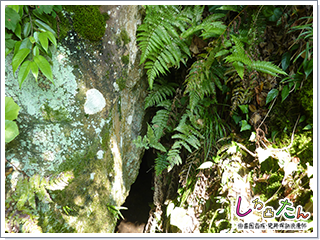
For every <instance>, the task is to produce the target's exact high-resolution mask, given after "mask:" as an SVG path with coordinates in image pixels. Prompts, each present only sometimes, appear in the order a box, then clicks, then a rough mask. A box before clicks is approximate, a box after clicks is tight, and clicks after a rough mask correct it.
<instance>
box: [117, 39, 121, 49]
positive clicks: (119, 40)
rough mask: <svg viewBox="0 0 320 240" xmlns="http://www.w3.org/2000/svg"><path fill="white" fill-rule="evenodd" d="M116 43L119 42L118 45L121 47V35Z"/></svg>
mask: <svg viewBox="0 0 320 240" xmlns="http://www.w3.org/2000/svg"><path fill="white" fill-rule="evenodd" d="M116 44H117V46H118V47H121V38H120V37H118V38H117V39H116Z"/></svg>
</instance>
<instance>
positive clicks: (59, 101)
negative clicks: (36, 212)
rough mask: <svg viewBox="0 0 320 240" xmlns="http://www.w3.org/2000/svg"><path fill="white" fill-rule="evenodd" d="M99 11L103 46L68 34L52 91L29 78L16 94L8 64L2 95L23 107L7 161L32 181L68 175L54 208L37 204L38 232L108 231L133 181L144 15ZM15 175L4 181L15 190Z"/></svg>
mask: <svg viewBox="0 0 320 240" xmlns="http://www.w3.org/2000/svg"><path fill="white" fill-rule="evenodd" d="M100 11H101V12H108V14H109V15H110V19H109V20H108V21H107V25H106V32H105V36H104V37H103V39H102V40H101V41H99V42H97V43H92V42H89V41H87V40H82V39H80V38H79V37H78V35H77V34H76V33H75V32H74V31H69V32H68V36H67V37H66V38H65V39H64V40H63V41H61V43H60V44H59V45H58V49H57V51H55V52H54V56H53V57H52V60H53V76H54V81H55V84H54V85H52V84H51V83H49V82H48V80H45V79H43V78H41V77H40V79H38V81H39V83H36V82H35V80H34V78H33V77H32V76H31V74H30V75H29V77H28V79H27V80H26V81H25V83H24V84H23V86H22V89H19V85H18V81H17V79H16V78H14V77H13V72H12V67H11V65H10V61H11V60H10V56H8V57H7V59H6V73H5V74H6V79H5V86H6V88H5V95H6V96H10V97H12V98H13V99H14V101H15V102H16V103H17V104H18V105H19V106H20V107H21V110H20V113H19V116H18V126H19V130H20V134H19V136H18V137H17V138H16V139H15V140H14V141H12V142H10V143H9V144H7V145H6V158H7V159H8V160H9V161H10V162H11V163H12V164H14V165H15V166H16V167H17V168H19V169H20V170H22V171H23V172H25V173H26V174H27V175H29V176H33V175H34V174H40V175H41V176H42V177H43V178H47V179H50V178H51V177H53V176H57V175H58V174H59V173H66V172H68V173H71V174H72V176H73V179H72V181H70V183H69V184H68V185H67V186H66V187H64V189H63V190H54V189H53V190H52V189H51V191H50V190H48V192H49V193H50V196H51V198H52V200H53V202H52V203H45V202H42V203H41V202H40V203H38V204H39V205H38V206H39V208H40V209H41V210H40V213H41V214H40V219H39V225H40V226H41V227H42V230H43V232H78V233H81V232H82V233H85V232H86V233H90V232H92V233H100V232H113V231H114V227H115V224H116V214H115V211H114V210H113V209H114V208H113V206H115V207H119V206H121V205H122V204H123V203H124V201H125V199H126V197H127V195H128V193H129V190H130V186H131V184H132V183H133V182H134V181H135V179H136V177H137V175H138V171H139V165H140V161H141V155H142V150H141V149H138V148H136V147H135V145H134V144H133V142H132V141H133V140H134V139H135V138H136V137H137V136H138V135H139V134H140V133H141V129H142V123H143V119H144V114H145V113H144V98H145V96H146V88H147V85H146V81H145V79H144V76H143V69H142V67H141V66H139V61H140V59H139V54H138V48H137V45H136V29H137V25H138V24H140V22H141V15H140V13H139V7H138V6H102V7H100ZM58 176H61V174H60V175H58ZM20 177H21V174H20V173H19V172H18V171H14V173H13V174H12V175H10V176H9V177H7V182H8V181H9V182H11V187H14V185H15V184H16V181H17V180H18V179H20ZM10 179H11V180H10ZM7 186H9V185H7ZM62 188H63V186H62V187H60V189H62ZM56 189H59V186H57V187H56ZM6 190H7V192H8V191H9V190H8V189H6ZM66 206H67V208H66ZM63 209H64V210H66V209H72V210H73V211H72V210H71V211H69V214H66V213H65V212H64V211H63Z"/></svg>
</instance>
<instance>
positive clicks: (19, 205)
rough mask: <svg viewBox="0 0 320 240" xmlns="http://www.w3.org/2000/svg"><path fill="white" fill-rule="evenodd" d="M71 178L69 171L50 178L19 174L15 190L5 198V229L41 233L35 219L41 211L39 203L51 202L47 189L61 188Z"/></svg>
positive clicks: (10, 231)
mask: <svg viewBox="0 0 320 240" xmlns="http://www.w3.org/2000/svg"><path fill="white" fill-rule="evenodd" d="M72 178H73V175H72V173H70V172H65V173H61V174H59V175H58V176H52V177H51V178H43V177H41V176H40V175H39V174H35V175H33V176H31V177H29V176H27V175H25V174H24V173H23V175H20V176H19V179H18V181H17V185H16V186H15V190H14V191H13V192H9V193H8V194H10V197H8V198H6V221H7V224H6V231H8V232H9V233H12V232H16V233H17V232H24V233H37V232H38V233H41V232H42V229H41V227H40V226H39V225H40V224H39V223H38V220H37V219H38V218H39V214H40V211H41V208H40V207H39V205H40V204H46V205H48V204H49V203H51V202H52V199H51V196H50V194H49V193H48V191H47V190H62V189H64V188H65V187H66V186H67V185H68V184H69V181H70V180H71V179H72ZM15 226H18V227H15Z"/></svg>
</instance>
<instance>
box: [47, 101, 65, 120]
mask: <svg viewBox="0 0 320 240" xmlns="http://www.w3.org/2000/svg"><path fill="white" fill-rule="evenodd" d="M42 116H43V118H44V119H45V120H47V121H50V122H70V121H71V118H70V116H69V113H68V111H67V110H65V109H63V108H60V109H59V110H53V109H52V108H51V107H49V106H48V104H44V105H43V111H42Z"/></svg>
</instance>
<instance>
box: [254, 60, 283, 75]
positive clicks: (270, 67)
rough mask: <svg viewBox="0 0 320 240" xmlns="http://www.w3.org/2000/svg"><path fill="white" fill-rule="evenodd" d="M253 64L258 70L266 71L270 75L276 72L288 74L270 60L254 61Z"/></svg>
mask: <svg viewBox="0 0 320 240" xmlns="http://www.w3.org/2000/svg"><path fill="white" fill-rule="evenodd" d="M253 66H254V68H255V69H256V70H257V71H258V72H263V73H267V74H270V75H272V76H277V73H279V74H284V75H288V74H287V73H286V72H284V71H283V70H281V68H279V67H278V66H276V65H274V64H272V63H271V62H265V61H255V62H254V64H253Z"/></svg>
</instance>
